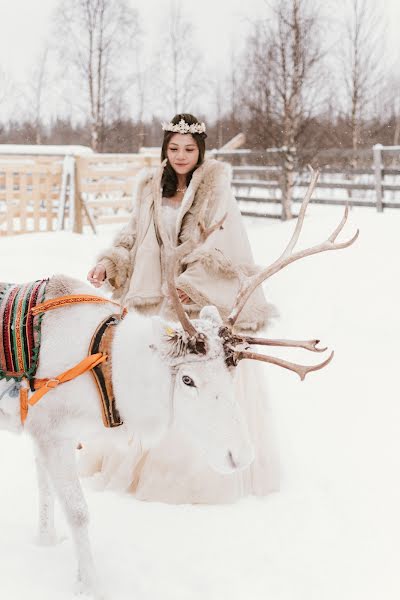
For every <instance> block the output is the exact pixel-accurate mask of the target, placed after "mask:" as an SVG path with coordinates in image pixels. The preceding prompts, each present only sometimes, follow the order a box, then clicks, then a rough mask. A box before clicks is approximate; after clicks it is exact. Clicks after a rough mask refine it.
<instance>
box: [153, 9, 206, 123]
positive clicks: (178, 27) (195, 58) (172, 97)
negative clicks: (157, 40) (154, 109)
mask: <svg viewBox="0 0 400 600" xmlns="http://www.w3.org/2000/svg"><path fill="white" fill-rule="evenodd" d="M164 22H165V23H166V26H165V27H164V25H163V35H162V36H161V47H160V52H159V57H158V61H159V79H160V82H161V87H162V89H163V110H164V111H165V109H166V106H165V105H167V107H169V109H170V110H172V111H173V112H175V113H178V112H190V111H191V110H192V109H191V108H190V107H191V106H192V104H193V102H195V100H198V97H199V94H200V93H201V91H202V87H203V85H202V84H203V83H204V76H203V74H202V69H201V56H200V53H199V52H198V51H197V50H196V48H195V44H194V42H193V38H194V27H193V25H192V23H191V22H190V21H189V20H188V19H187V18H186V17H185V15H184V12H183V10H182V4H181V0H170V3H169V12H168V15H167V18H166V19H165V18H164V19H163V23H164Z"/></svg>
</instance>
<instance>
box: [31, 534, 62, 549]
mask: <svg viewBox="0 0 400 600" xmlns="http://www.w3.org/2000/svg"><path fill="white" fill-rule="evenodd" d="M66 539H67V536H66V535H57V534H56V532H52V533H40V534H39V535H37V536H36V537H35V543H36V544H37V545H38V546H57V544H61V543H62V542H64V541H65V540H66Z"/></svg>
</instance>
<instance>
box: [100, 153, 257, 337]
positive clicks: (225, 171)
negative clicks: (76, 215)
mask: <svg viewBox="0 0 400 600" xmlns="http://www.w3.org/2000/svg"><path fill="white" fill-rule="evenodd" d="M162 172H163V166H161V167H159V168H157V170H156V171H154V170H148V169H147V170H143V171H142V172H141V173H140V174H139V175H138V177H137V182H136V186H135V188H136V189H135V190H134V194H133V211H132V216H131V219H130V221H129V223H128V224H127V225H126V226H125V227H124V228H123V229H122V230H121V231H120V232H119V234H118V235H117V236H116V238H115V240H114V243H113V245H112V246H111V247H110V248H108V249H107V250H106V251H104V252H103V253H102V254H101V255H100V256H99V257H98V262H100V263H102V264H103V265H104V266H105V269H106V277H107V282H108V283H109V284H110V286H111V287H112V289H113V298H114V299H116V300H119V301H120V302H121V303H122V304H124V305H125V306H127V307H128V308H135V309H137V310H139V311H141V312H146V313H150V314H151V313H152V314H155V313H159V314H162V315H163V316H165V317H166V318H172V319H174V318H175V317H174V315H173V314H172V312H171V308H170V304H169V302H168V299H167V298H166V293H165V287H166V286H165V284H164V276H163V273H164V268H163V245H162V239H165V238H164V233H163V232H164V230H163V221H162V218H161V216H162V215H161V202H162V199H161V193H160V189H161V177H162ZM231 177H232V173H231V167H230V165H228V164H227V163H223V162H219V161H216V160H214V159H207V160H205V161H204V162H203V164H202V165H201V166H200V167H198V168H197V169H196V170H195V172H194V173H193V176H192V180H191V182H190V185H189V187H188V189H187V191H186V193H185V196H184V198H183V200H182V204H181V206H180V207H179V210H178V216H177V224H176V242H177V243H183V242H185V241H186V240H187V239H189V238H190V239H192V238H193V237H198V236H199V228H198V221H199V217H200V215H201V214H204V221H205V225H206V226H210V225H212V224H213V223H215V222H216V221H218V220H219V219H221V218H222V217H223V215H224V214H225V213H227V218H226V220H225V222H224V225H223V229H221V230H217V231H215V232H214V233H212V234H211V236H210V237H209V238H208V239H207V241H206V242H205V243H204V244H203V245H201V246H198V247H197V248H196V249H195V250H194V251H193V252H192V253H190V254H189V255H188V256H186V257H185V258H184V260H183V261H182V263H181V264H180V265H179V271H178V277H177V287H178V288H179V289H181V290H183V291H184V292H185V293H186V294H187V295H188V296H189V297H190V298H191V299H192V302H193V303H192V304H186V305H185V309H186V310H187V312H188V313H189V316H192V317H196V316H197V315H198V313H199V310H200V309H201V308H202V307H203V306H205V305H208V304H213V305H215V306H216V307H217V308H218V310H219V311H220V314H221V316H222V317H223V318H224V317H226V316H227V315H228V314H229V312H230V310H231V308H232V306H233V303H234V300H235V297H236V294H237V291H238V286H239V281H238V274H239V273H244V274H252V273H254V272H255V270H256V267H255V265H254V260H253V257H252V253H251V249H250V245H249V241H248V238H247V235H246V231H245V228H244V225H243V220H242V217H241V215H240V211H239V208H238V206H237V203H236V200H235V198H234V196H233V193H232V189H231ZM267 314H268V306H267V303H266V301H265V298H264V294H263V292H262V289H260V288H258V289H257V290H255V292H254V293H253V295H252V296H251V298H250V299H249V300H248V302H247V304H246V305H245V307H244V309H243V311H242V312H241V314H240V316H239V318H238V321H237V324H236V326H237V327H238V328H239V329H250V330H253V331H255V330H257V329H259V328H261V327H262V326H263V325H264V324H265V322H266V319H267Z"/></svg>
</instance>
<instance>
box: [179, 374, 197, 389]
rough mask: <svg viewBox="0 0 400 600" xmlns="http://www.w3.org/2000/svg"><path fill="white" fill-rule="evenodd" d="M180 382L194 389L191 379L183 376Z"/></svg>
mask: <svg viewBox="0 0 400 600" xmlns="http://www.w3.org/2000/svg"><path fill="white" fill-rule="evenodd" d="M182 381H183V383H184V384H185V385H188V386H189V387H196V386H195V383H194V381H193V379H192V378H191V377H189V375H184V376H183V377H182Z"/></svg>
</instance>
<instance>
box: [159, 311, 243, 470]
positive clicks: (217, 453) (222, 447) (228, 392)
mask: <svg viewBox="0 0 400 600" xmlns="http://www.w3.org/2000/svg"><path fill="white" fill-rule="evenodd" d="M153 323H154V328H155V333H156V335H155V339H157V340H158V342H157V344H156V350H157V352H158V353H159V355H160V357H161V359H162V361H163V363H164V364H167V365H168V366H169V367H170V369H171V371H172V381H173V384H172V390H171V412H172V414H171V418H172V419H173V422H174V425H175V426H176V427H177V428H178V429H180V430H181V431H182V432H183V433H184V434H185V435H186V436H187V437H189V439H190V440H191V441H192V442H193V443H194V444H195V445H196V446H197V447H198V448H199V450H200V451H202V453H203V454H204V455H205V456H206V459H207V461H208V463H209V464H210V466H211V467H213V468H214V469H215V470H217V471H218V472H221V473H230V472H232V471H234V470H237V469H240V468H244V467H247V466H248V465H249V464H250V463H251V462H252V460H253V457H254V452H253V447H252V445H251V444H250V440H249V435H248V431H247V426H246V423H245V419H244V417H243V415H242V412H241V409H240V407H239V405H238V403H237V401H236V400H235V392H234V384H233V376H234V373H233V370H232V369H229V368H228V367H227V365H226V360H225V353H224V347H223V343H222V340H221V337H220V335H219V330H220V327H221V325H222V320H221V317H220V316H219V313H218V311H217V309H216V308H215V307H212V306H211V307H205V308H203V309H202V311H201V313H200V316H199V318H198V319H195V320H193V325H194V327H195V328H196V335H195V336H190V335H189V334H188V333H187V331H185V329H184V328H183V327H182V326H181V325H176V324H174V325H170V324H167V323H165V322H164V321H163V320H162V319H160V318H158V317H154V318H153Z"/></svg>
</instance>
